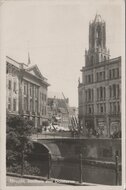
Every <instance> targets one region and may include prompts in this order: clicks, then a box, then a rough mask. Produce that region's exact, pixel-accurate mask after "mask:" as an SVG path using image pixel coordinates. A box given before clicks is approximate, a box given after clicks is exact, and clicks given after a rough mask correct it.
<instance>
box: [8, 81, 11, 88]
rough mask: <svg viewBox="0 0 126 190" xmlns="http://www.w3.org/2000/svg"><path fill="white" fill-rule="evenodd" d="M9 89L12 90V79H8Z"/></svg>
mask: <svg viewBox="0 0 126 190" xmlns="http://www.w3.org/2000/svg"><path fill="white" fill-rule="evenodd" d="M8 89H9V90H11V80H9V81H8Z"/></svg>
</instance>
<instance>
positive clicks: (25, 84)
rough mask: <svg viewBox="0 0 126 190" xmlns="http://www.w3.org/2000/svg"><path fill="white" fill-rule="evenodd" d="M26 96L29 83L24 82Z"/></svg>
mask: <svg viewBox="0 0 126 190" xmlns="http://www.w3.org/2000/svg"><path fill="white" fill-rule="evenodd" d="M24 95H27V83H26V82H24Z"/></svg>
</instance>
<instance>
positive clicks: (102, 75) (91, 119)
mask: <svg viewBox="0 0 126 190" xmlns="http://www.w3.org/2000/svg"><path fill="white" fill-rule="evenodd" d="M81 72H82V82H81V83H79V85H78V94H79V96H78V97H79V121H80V124H81V126H83V130H84V134H85V135H86V134H87V132H89V131H91V133H92V132H93V131H95V132H97V133H98V134H99V136H101V137H110V136H111V135H113V133H114V132H118V131H120V130H121V94H120V92H121V57H116V58H113V59H110V52H109V50H108V49H107V48H106V24H105V22H104V21H103V20H102V18H101V16H100V15H96V16H95V19H94V20H93V21H92V22H90V24H89V50H88V51H87V50H86V51H85V66H84V67H82V69H81Z"/></svg>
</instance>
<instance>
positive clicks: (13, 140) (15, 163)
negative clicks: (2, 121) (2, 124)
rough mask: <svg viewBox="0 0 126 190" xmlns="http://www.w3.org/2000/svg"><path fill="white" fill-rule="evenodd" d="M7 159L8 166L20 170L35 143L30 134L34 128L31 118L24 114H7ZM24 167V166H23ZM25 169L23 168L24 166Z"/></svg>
mask: <svg viewBox="0 0 126 190" xmlns="http://www.w3.org/2000/svg"><path fill="white" fill-rule="evenodd" d="M6 122H7V130H6V132H7V138H6V150H7V151H6V161H7V167H8V168H13V169H14V168H15V170H16V169H17V170H18V167H19V165H23V164H24V163H23V162H24V159H25V158H26V157H27V154H28V153H30V152H31V150H32V147H33V144H32V142H31V141H30V135H31V134H32V130H33V123H32V121H31V120H29V119H26V118H24V117H22V116H10V115H7V120H6ZM23 167H24V166H23ZM22 169H23V168H22Z"/></svg>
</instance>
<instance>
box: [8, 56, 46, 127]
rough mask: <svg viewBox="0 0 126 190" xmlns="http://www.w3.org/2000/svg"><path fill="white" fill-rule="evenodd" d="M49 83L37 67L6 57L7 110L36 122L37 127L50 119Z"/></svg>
mask: <svg viewBox="0 0 126 190" xmlns="http://www.w3.org/2000/svg"><path fill="white" fill-rule="evenodd" d="M48 86H49V84H48V82H47V79H46V78H45V77H43V75H42V74H41V72H40V70H39V69H38V67H37V65H33V66H30V67H29V66H28V65H26V64H24V63H19V62H17V61H15V60H13V59H11V58H10V57H6V108H7V112H8V113H9V114H15V115H17V114H20V115H23V116H24V117H29V118H30V119H31V120H33V121H34V123H35V127H37V126H39V125H42V122H43V121H45V120H47V119H48V113H47V91H48Z"/></svg>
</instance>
